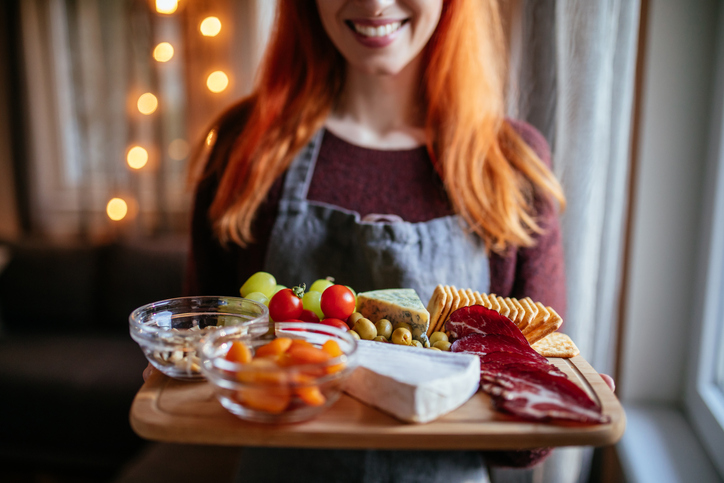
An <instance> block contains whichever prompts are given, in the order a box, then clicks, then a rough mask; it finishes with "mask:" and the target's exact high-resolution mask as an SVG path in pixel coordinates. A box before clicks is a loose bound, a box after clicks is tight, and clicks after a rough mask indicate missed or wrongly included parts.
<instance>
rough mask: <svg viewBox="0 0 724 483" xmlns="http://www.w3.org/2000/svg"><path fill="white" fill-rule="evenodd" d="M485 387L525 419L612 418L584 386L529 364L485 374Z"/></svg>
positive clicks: (501, 404) (601, 420)
mask: <svg viewBox="0 0 724 483" xmlns="http://www.w3.org/2000/svg"><path fill="white" fill-rule="evenodd" d="M482 387H483V390H484V391H486V392H487V393H488V394H490V395H491V396H492V397H493V405H494V406H495V407H496V408H497V409H499V410H501V411H505V412H508V413H510V414H513V415H515V416H517V417H520V418H522V419H529V420H536V421H548V420H558V421H574V422H580V423H607V422H609V421H610V418H609V417H607V416H604V415H602V414H601V408H600V406H598V404H596V402H595V401H593V400H592V399H591V398H590V397H588V394H586V393H585V392H584V391H583V389H581V388H580V387H578V386H577V385H576V384H574V383H573V382H572V381H571V380H570V379H568V378H567V377H561V376H559V375H555V374H551V373H547V372H544V371H541V370H539V369H536V368H532V367H530V366H528V365H526V364H519V363H516V364H510V365H508V366H507V367H506V368H505V369H504V370H503V371H500V372H496V373H493V372H488V371H484V372H483V375H482Z"/></svg>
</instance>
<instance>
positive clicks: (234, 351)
mask: <svg viewBox="0 0 724 483" xmlns="http://www.w3.org/2000/svg"><path fill="white" fill-rule="evenodd" d="M226 360H227V361H231V362H240V363H242V364H247V363H249V362H251V350H250V349H249V348H248V347H247V346H246V344H244V343H243V342H241V341H238V340H235V341H234V342H232V343H231V347H229V351H228V352H227V353H226Z"/></svg>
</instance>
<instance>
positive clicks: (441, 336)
mask: <svg viewBox="0 0 724 483" xmlns="http://www.w3.org/2000/svg"><path fill="white" fill-rule="evenodd" d="M439 340H444V341H445V342H447V340H448V339H447V335H446V334H445V332H433V333H432V334H431V335H430V344H432V345H435V342H437V341H439Z"/></svg>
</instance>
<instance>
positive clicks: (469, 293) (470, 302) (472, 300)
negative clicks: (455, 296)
mask: <svg viewBox="0 0 724 483" xmlns="http://www.w3.org/2000/svg"><path fill="white" fill-rule="evenodd" d="M465 293H466V294H467V296H468V305H478V301H477V300H476V299H475V293H474V292H473V289H471V288H468V289H465Z"/></svg>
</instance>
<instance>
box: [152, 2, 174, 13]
mask: <svg viewBox="0 0 724 483" xmlns="http://www.w3.org/2000/svg"><path fill="white" fill-rule="evenodd" d="M177 8H178V0H156V11H157V12H158V13H165V14H171V13H174V12H175V11H176V9H177Z"/></svg>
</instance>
